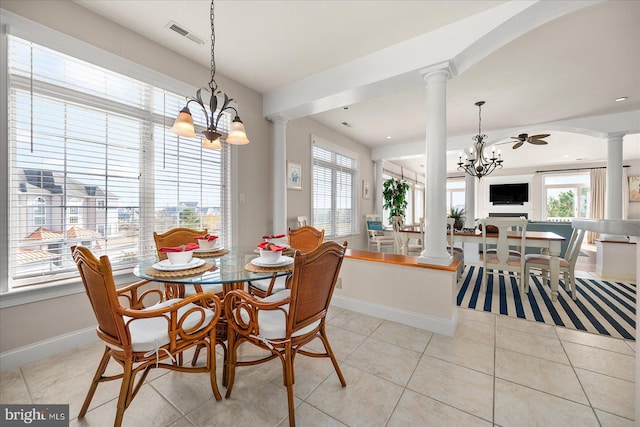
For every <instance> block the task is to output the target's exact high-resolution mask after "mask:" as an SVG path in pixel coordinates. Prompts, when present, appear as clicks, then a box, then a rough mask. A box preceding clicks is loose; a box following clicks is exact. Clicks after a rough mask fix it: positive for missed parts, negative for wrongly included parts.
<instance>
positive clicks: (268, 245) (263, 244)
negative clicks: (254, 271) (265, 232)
mask: <svg viewBox="0 0 640 427" xmlns="http://www.w3.org/2000/svg"><path fill="white" fill-rule="evenodd" d="M258 248H260V249H264V250H269V249H271V250H272V251H274V252H278V251H283V250H285V249H287V248H286V246H280V245H275V244H273V243H271V242H260V243H259V244H258Z"/></svg>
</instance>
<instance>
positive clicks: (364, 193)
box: [362, 181, 370, 199]
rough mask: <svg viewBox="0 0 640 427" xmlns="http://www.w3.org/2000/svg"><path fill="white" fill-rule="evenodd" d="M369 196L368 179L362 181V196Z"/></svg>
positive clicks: (365, 197)
mask: <svg viewBox="0 0 640 427" xmlns="http://www.w3.org/2000/svg"><path fill="white" fill-rule="evenodd" d="M369 197H370V194H369V181H362V198H363V199H368V198H369Z"/></svg>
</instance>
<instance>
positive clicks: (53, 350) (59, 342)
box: [0, 326, 98, 372]
mask: <svg viewBox="0 0 640 427" xmlns="http://www.w3.org/2000/svg"><path fill="white" fill-rule="evenodd" d="M96 341H98V336H97V335H96V328H95V326H92V327H89V328H85V329H79V330H77V331H74V332H70V333H68V334H64V335H59V336H57V337H54V338H50V339H47V340H44V341H40V342H37V343H35V344H30V345H28V346H25V347H20V348H17V349H15V350H10V351H6V352H4V353H0V372H4V371H8V370H11V369H15V368H19V367H20V366H22V365H24V364H27V363H30V362H35V361H36V360H40V359H44V358H46V357H49V356H53V355H54V354H58V353H62V352H63V351H67V350H71V349H74V348H76V347H79V346H81V345H85V344H89V343H92V342H96Z"/></svg>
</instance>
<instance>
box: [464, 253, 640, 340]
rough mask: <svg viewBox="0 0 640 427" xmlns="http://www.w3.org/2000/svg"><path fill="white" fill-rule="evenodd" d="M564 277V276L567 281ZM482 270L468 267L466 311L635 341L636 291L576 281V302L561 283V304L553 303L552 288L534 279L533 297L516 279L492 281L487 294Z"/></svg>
mask: <svg viewBox="0 0 640 427" xmlns="http://www.w3.org/2000/svg"><path fill="white" fill-rule="evenodd" d="M561 277H562V275H561ZM481 282H482V267H480V266H473V265H468V266H466V267H465V272H464V274H463V276H462V279H461V280H460V281H459V282H458V288H459V291H458V298H457V304H458V306H460V307H465V308H471V309H475V310H481V311H488V312H491V313H496V314H504V315H508V316H512V317H519V318H521V319H527V320H534V321H537V322H544V323H547V324H550V325H557V326H564V327H567V328H571V329H578V330H582V331H587V332H592V333H596V334H602V335H610V336H612V337H617V338H625V339H635V335H636V332H635V329H636V322H635V316H636V315H635V309H636V285H634V284H630V283H621V282H614V281H607V280H594V279H582V278H576V286H577V289H578V299H577V300H576V301H574V300H573V299H571V295H570V293H568V292H567V291H565V290H564V281H563V280H560V285H559V287H558V301H557V302H555V303H552V302H551V296H550V293H551V292H550V290H549V288H548V286H544V287H543V285H542V280H541V278H540V277H537V276H533V275H532V276H531V281H530V282H529V293H528V294H526V295H525V297H524V298H521V296H520V289H519V288H518V285H517V281H516V277H515V274H511V275H510V276H501V275H497V274H496V275H491V274H490V275H489V276H488V277H487V292H486V293H484V292H480V284H481Z"/></svg>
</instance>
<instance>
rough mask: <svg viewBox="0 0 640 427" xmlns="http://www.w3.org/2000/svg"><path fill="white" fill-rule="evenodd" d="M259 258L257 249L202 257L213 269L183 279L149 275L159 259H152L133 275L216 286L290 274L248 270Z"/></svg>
mask: <svg viewBox="0 0 640 427" xmlns="http://www.w3.org/2000/svg"><path fill="white" fill-rule="evenodd" d="M258 256H259V254H258V253H257V252H256V251H255V247H233V248H231V249H230V250H229V253H227V254H224V255H222V256H218V257H208V258H207V257H202V259H204V261H206V262H208V263H209V264H211V265H212V267H211V268H210V269H209V270H207V271H205V272H204V273H200V274H195V275H189V276H181V277H158V276H154V275H151V274H148V270H149V269H150V267H152V266H153V264H155V263H156V262H158V260H157V258H151V259H146V260H143V261H141V262H139V263H138V264H137V265H136V266H135V268H134V269H133V274H134V275H136V276H137V277H139V278H141V279H146V280H151V281H156V282H165V283H179V284H183V285H215V284H233V283H240V282H249V281H252V280H259V279H270V278H272V277H273V276H274V275H275V276H284V275H287V274H289V273H290V272H288V271H282V270H281V271H277V270H276V271H266V272H257V273H256V272H251V271H248V270H246V269H245V265H247V263H250V262H251V260H252V259H254V258H257V257H258ZM274 270H275V269H274Z"/></svg>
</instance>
